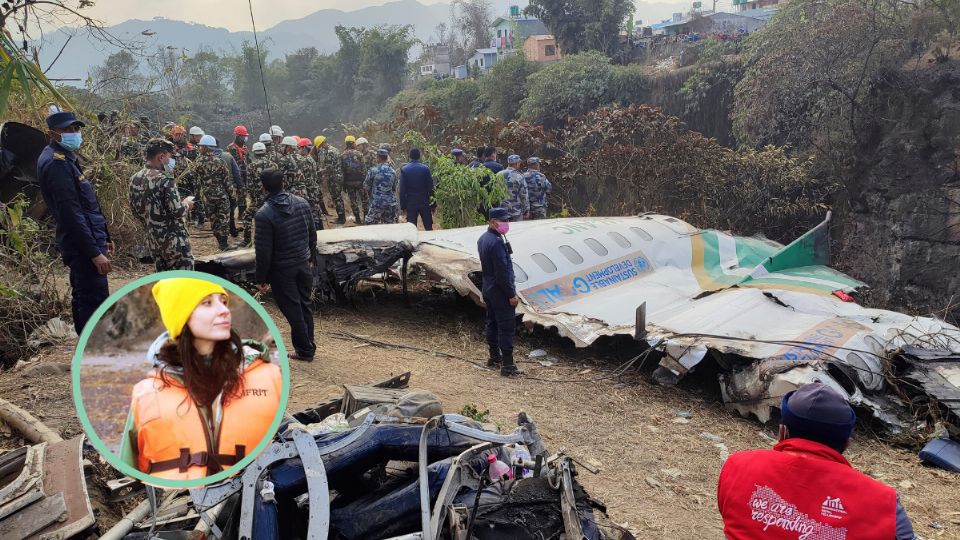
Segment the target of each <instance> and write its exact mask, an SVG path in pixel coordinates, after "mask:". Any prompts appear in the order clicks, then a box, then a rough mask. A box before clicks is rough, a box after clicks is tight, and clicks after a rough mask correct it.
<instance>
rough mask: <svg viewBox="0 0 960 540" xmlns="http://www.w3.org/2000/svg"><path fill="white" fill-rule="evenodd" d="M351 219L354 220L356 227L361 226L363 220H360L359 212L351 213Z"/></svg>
mask: <svg viewBox="0 0 960 540" xmlns="http://www.w3.org/2000/svg"><path fill="white" fill-rule="evenodd" d="M353 219H354V220H355V223H356V224H357V225H363V220H362V219H360V212H354V213H353Z"/></svg>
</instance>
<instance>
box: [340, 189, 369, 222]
mask: <svg viewBox="0 0 960 540" xmlns="http://www.w3.org/2000/svg"><path fill="white" fill-rule="evenodd" d="M344 191H346V193H347V196H348V197H350V209H351V210H353V213H354V215H357V216H360V219H361V220H362V219H363V214H364V213H365V212H361V209H364V208H366V198H367V194H366V193H365V192H364V191H363V186H344ZM358 225H359V223H358Z"/></svg>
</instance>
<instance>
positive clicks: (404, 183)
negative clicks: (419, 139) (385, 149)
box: [400, 148, 462, 231]
mask: <svg viewBox="0 0 960 540" xmlns="http://www.w3.org/2000/svg"><path fill="white" fill-rule="evenodd" d="M461 153H462V152H461ZM434 188H435V186H434V183H433V173H432V172H431V171H430V167H428V166H427V165H425V164H424V163H422V162H421V161H420V149H419V148H413V149H411V150H410V163H407V164H406V165H404V166H403V167H401V168H400V210H401V211H403V212H406V214H407V223H413V224H414V225H416V224H417V218H418V217H419V218H420V220H422V221H423V228H424V229H425V230H428V231H432V230H433V213H432V210H433V205H432V204H431V202H430V200H431V199H432V198H433V192H434Z"/></svg>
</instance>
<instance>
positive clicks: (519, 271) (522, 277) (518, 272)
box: [513, 263, 528, 283]
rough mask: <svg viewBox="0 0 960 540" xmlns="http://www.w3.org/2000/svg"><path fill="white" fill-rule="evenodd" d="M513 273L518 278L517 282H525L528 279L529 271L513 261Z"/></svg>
mask: <svg viewBox="0 0 960 540" xmlns="http://www.w3.org/2000/svg"><path fill="white" fill-rule="evenodd" d="M513 274H514V277H515V278H516V281H517V283H524V282H526V281H527V279H528V277H527V273H526V272H524V271H523V268H520V265H518V264H517V263H513Z"/></svg>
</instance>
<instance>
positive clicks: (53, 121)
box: [47, 112, 87, 129]
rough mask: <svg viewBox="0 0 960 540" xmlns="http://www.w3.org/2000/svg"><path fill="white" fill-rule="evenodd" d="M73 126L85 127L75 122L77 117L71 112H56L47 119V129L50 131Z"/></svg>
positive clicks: (79, 122)
mask: <svg viewBox="0 0 960 540" xmlns="http://www.w3.org/2000/svg"><path fill="white" fill-rule="evenodd" d="M74 124H80V127H86V126H87V125H86V124H84V123H83V122H81V121H79V120H77V115H76V114H75V113H72V112H56V113H53V114H51V115H50V116H48V117H47V127H48V128H50V129H63V128H66V127H70V126H72V125H74Z"/></svg>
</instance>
